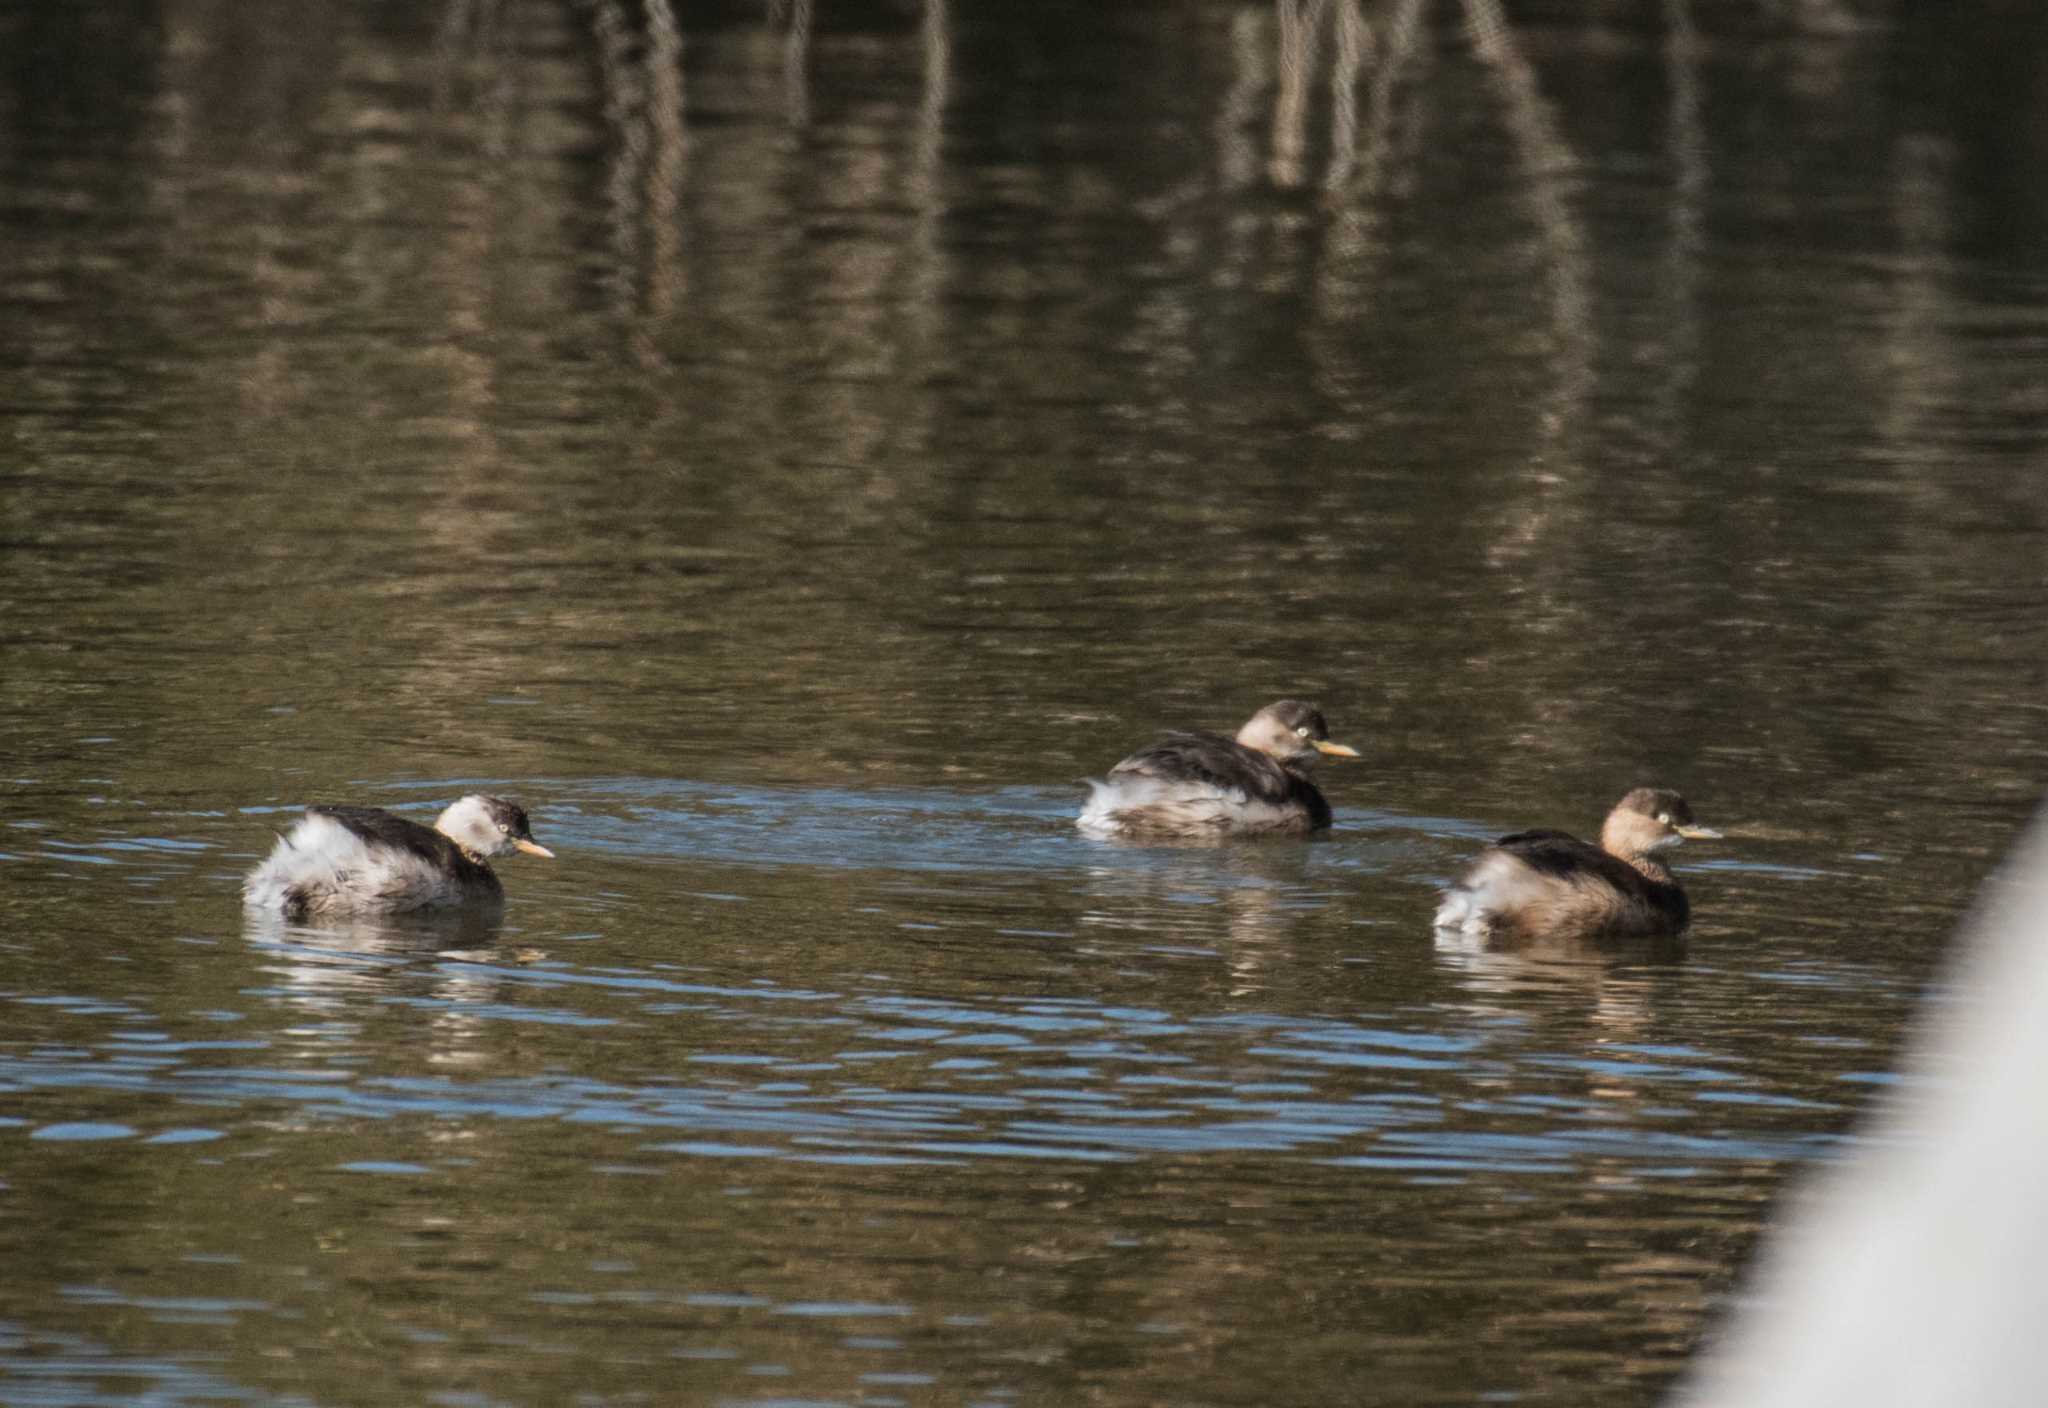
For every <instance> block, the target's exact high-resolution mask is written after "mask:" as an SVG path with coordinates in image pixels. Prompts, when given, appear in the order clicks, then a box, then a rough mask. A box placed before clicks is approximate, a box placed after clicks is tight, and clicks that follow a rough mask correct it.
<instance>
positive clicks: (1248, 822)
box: [1074, 699, 1358, 839]
mask: <svg viewBox="0 0 2048 1408" xmlns="http://www.w3.org/2000/svg"><path fill="white" fill-rule="evenodd" d="M1325 754H1328V755H1329V756H1331V757H1333V758H1355V757H1357V756H1358V750H1357V749H1355V748H1347V747H1345V746H1344V745H1343V744H1341V743H1332V742H1331V741H1330V729H1329V726H1328V725H1327V724H1325V723H1324V722H1323V716H1322V715H1321V714H1320V713H1318V712H1317V711H1316V708H1315V706H1314V705H1312V704H1304V703H1302V702H1301V701H1300V700H1298V699H1282V700H1280V701H1279V702H1278V703H1275V704H1268V705H1267V706H1266V707H1265V708H1263V709H1261V710H1259V712H1258V713H1256V714H1253V715H1252V716H1251V718H1250V720H1248V721H1247V722H1246V724H1245V726H1244V727H1243V728H1241V729H1239V730H1238V731H1237V737H1236V738H1234V739H1233V738H1225V737H1224V736H1223V735H1222V734H1220V733H1169V734H1166V735H1165V736H1164V737H1162V738H1161V739H1160V740H1159V741H1158V742H1157V743H1154V744H1153V745H1151V746H1150V747H1149V748H1141V749H1140V750H1138V751H1137V752H1135V753H1133V754H1131V756H1130V757H1128V758H1125V759H1124V760H1123V761H1122V762H1120V763H1118V764H1117V765H1116V766H1115V767H1113V768H1111V769H1110V770H1109V776H1108V777H1107V778H1104V779H1102V780H1100V781H1098V780H1097V779H1095V778H1092V777H1091V778H1089V779H1088V787H1089V789H1090V791H1089V797H1088V804H1087V805H1086V806H1085V807H1083V808H1082V809H1081V815H1080V816H1079V817H1078V818H1076V819H1075V822H1074V824H1075V825H1076V826H1078V827H1080V828H1081V829H1082V830H1083V831H1086V832H1088V833H1089V834H1090V835H1092V836H1129V837H1135V838H1146V837H1152V838H1158V839H1173V838H1210V839H1214V838H1221V837H1225V836H1300V835H1304V834H1306V833H1308V832H1310V831H1318V830H1321V829H1322V828H1323V827H1325V826H1328V825H1329V824H1330V804H1329V803H1328V802H1326V801H1324V800H1323V794H1322V793H1321V792H1319V791H1317V790H1316V785H1315V784H1314V783H1313V782H1310V781H1309V779H1308V770H1309V769H1310V768H1311V767H1312V766H1314V765H1315V763H1316V761H1317V760H1318V759H1320V758H1321V757H1323V756H1324V755H1325Z"/></svg>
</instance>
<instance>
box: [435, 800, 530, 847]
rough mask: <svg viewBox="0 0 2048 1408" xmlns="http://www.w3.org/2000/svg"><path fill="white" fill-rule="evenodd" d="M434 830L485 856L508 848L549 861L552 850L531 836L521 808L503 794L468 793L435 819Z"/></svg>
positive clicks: (524, 813)
mask: <svg viewBox="0 0 2048 1408" xmlns="http://www.w3.org/2000/svg"><path fill="white" fill-rule="evenodd" d="M434 829H435V830H436V831H438V832H440V833H441V834H442V835H443V836H446V837H447V838H448V839H449V840H451V841H453V842H454V843H455V844H456V845H458V846H461V847H462V848H463V849H464V850H466V851H471V852H473V853H475V854H477V855H480V856H483V857H485V858H489V857H491V856H502V855H505V854H507V853H508V852H511V851H524V852H526V854H528V855H530V856H545V857H547V858H548V859H549V860H553V859H554V857H555V853H554V852H553V851H551V850H549V849H548V848H547V847H546V846H543V845H541V844H540V842H538V841H536V840H534V839H533V828H532V826H531V825H530V824H529V823H528V822H527V820H526V812H525V809H524V808H522V807H520V806H519V805H518V804H517V803H515V802H508V801H506V800H505V799H504V798H503V797H485V796H482V795H480V794H478V793H474V792H472V793H471V794H470V795H469V796H467V797H464V798H462V799H461V800H460V801H458V802H456V803H454V804H453V805H451V806H450V807H449V808H448V810H447V811H444V812H442V813H441V815H440V818H439V819H438V820H437V821H435V823H434Z"/></svg>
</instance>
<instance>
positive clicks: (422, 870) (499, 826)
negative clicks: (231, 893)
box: [242, 794, 555, 920]
mask: <svg viewBox="0 0 2048 1408" xmlns="http://www.w3.org/2000/svg"><path fill="white" fill-rule="evenodd" d="M512 851H524V852H525V853H526V854H528V855H530V856H546V857H548V858H550V859H552V858H553V857H554V854H555V853H554V852H553V851H551V850H549V849H548V848H547V847H545V846H543V845H541V844H540V843H539V842H537V841H535V840H534V839H533V829H532V827H531V825H530V824H529V823H528V821H527V819H526V813H525V811H523V810H522V809H521V808H520V807H519V806H518V805H516V804H515V803H512V802H508V801H506V800H505V799H504V798H502V797H485V796H481V795H477V794H472V795H470V796H467V797H464V798H462V799H461V800H460V801H457V802H455V803H454V804H453V805H451V806H450V807H449V808H448V809H447V810H446V811H444V812H442V813H441V815H440V817H439V818H438V819H437V820H436V821H435V822H434V824H433V825H432V826H430V827H429V826H422V825H420V824H419V823H418V822H416V821H410V820H408V819H407V818H405V817H402V816H395V815H393V814H392V813H390V812H387V811H383V810H380V809H379V808H377V807H308V808H306V814H305V815H304V816H302V817H300V818H299V821H298V824H297V825H295V826H293V827H292V829H291V831H290V832H289V833H286V834H283V835H280V836H279V837H278V838H277V846H276V848H275V849H274V850H272V851H271V853H270V855H269V856H268V857H267V858H266V859H265V860H264V862H263V863H262V864H261V865H259V866H257V867H256V868H255V869H254V870H252V871H250V872H249V878H248V879H247V880H245V881H244V882H243V884H242V900H243V903H245V904H247V905H249V906H251V907H252V908H256V909H268V910H275V911H277V912H279V913H281V914H283V915H284V916H285V918H287V919H292V920H303V919H318V918H321V917H322V916H327V915H343V914H398V913H403V912H405V911H407V910H417V909H440V908H450V907H454V906H458V905H485V904H497V903H499V902H500V901H502V900H503V899H504V897H505V890H504V887H503V886H502V885H500V884H499V883H498V877H497V876H496V875H494V874H492V873H491V867H490V863H489V862H490V858H491V857H492V856H501V855H506V854H508V853H510V852H512Z"/></svg>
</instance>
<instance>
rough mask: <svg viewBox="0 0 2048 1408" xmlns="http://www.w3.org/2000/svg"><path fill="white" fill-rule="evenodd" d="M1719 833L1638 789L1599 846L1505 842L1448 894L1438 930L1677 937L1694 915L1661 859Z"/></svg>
mask: <svg viewBox="0 0 2048 1408" xmlns="http://www.w3.org/2000/svg"><path fill="white" fill-rule="evenodd" d="M1720 834H1721V833H1720V832H1718V831H1710V830H1708V829H1707V828H1706V827H1704V826H1699V825H1696V824H1694V822H1693V819H1692V808H1691V807H1689V806H1687V805H1686V804H1685V798H1683V797H1681V796H1679V795H1678V794H1677V793H1676V792H1671V791H1667V790H1665V789H1663V788H1659V787H1638V788H1636V790H1635V791H1633V792H1631V793H1629V794H1628V795H1627V796H1626V797H1623V798H1622V799H1621V800H1620V801H1619V802H1617V803H1616V804H1615V807H1614V810H1613V811H1611V812H1609V813H1608V814H1607V821H1606V824H1605V825H1603V826H1602V827H1601V828H1600V844H1599V845H1598V846H1591V845H1588V844H1587V843H1586V842H1584V841H1581V840H1579V839H1578V838H1577V837H1575V836H1567V835H1566V834H1565V833H1564V832H1562V831H1521V832H1517V833H1516V834H1515V835H1513V836H1503V837H1501V838H1500V839H1499V840H1498V841H1496V842H1494V843H1493V844H1492V845H1491V846H1489V847H1488V848H1487V849H1486V851H1485V852H1484V853H1483V854H1482V855H1481V856H1480V857H1479V859H1478V860H1476V861H1474V862H1473V864H1472V868H1471V869H1470V870H1468V871H1466V872H1465V878H1464V879H1463V880H1460V881H1459V882H1458V883H1457V884H1455V885H1453V886H1451V888H1449V889H1448V890H1445V891H1444V900H1443V904H1442V906H1441V907H1439V908H1438V910H1437V912H1436V927H1437V928H1439V929H1454V930H1457V931H1459V932H1461V933H1466V934H1475V935H1484V936H1487V937H1489V938H1496V939H1503V940H1509V941H1513V940H1518V939H1519V940H1529V939H1541V938H1585V939H1634V938H1659V937H1666V936H1670V935H1675V934H1677V933H1680V932H1681V931H1683V930H1684V928H1685V926H1686V922H1687V921H1688V920H1689V919H1690V918H1691V909H1690V907H1689V906H1688V905H1687V904H1686V901H1685V891H1684V890H1681V889H1680V888H1679V887H1678V882H1677V881H1676V880H1673V879H1672V878H1671V872H1670V871H1669V870H1668V869H1666V868H1665V866H1664V863H1663V862H1662V861H1660V860H1658V859H1657V858H1656V855H1655V854H1654V853H1655V852H1657V851H1660V850H1662V849H1664V848H1665V847H1666V846H1675V845H1677V844H1678V843H1679V842H1680V841H1683V840H1708V839H1713V838H1716V837H1718V836H1720Z"/></svg>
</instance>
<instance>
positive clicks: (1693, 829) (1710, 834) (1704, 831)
mask: <svg viewBox="0 0 2048 1408" xmlns="http://www.w3.org/2000/svg"><path fill="white" fill-rule="evenodd" d="M1671 829H1672V830H1673V831H1676V832H1677V833H1678V834H1679V835H1681V836H1683V837H1684V838H1685V839H1686V840H1688V841H1718V840H1720V839H1721V833H1720V832H1718V831H1716V830H1715V829H1714V828H1713V827H1711V826H1673V827H1672V828H1671Z"/></svg>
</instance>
